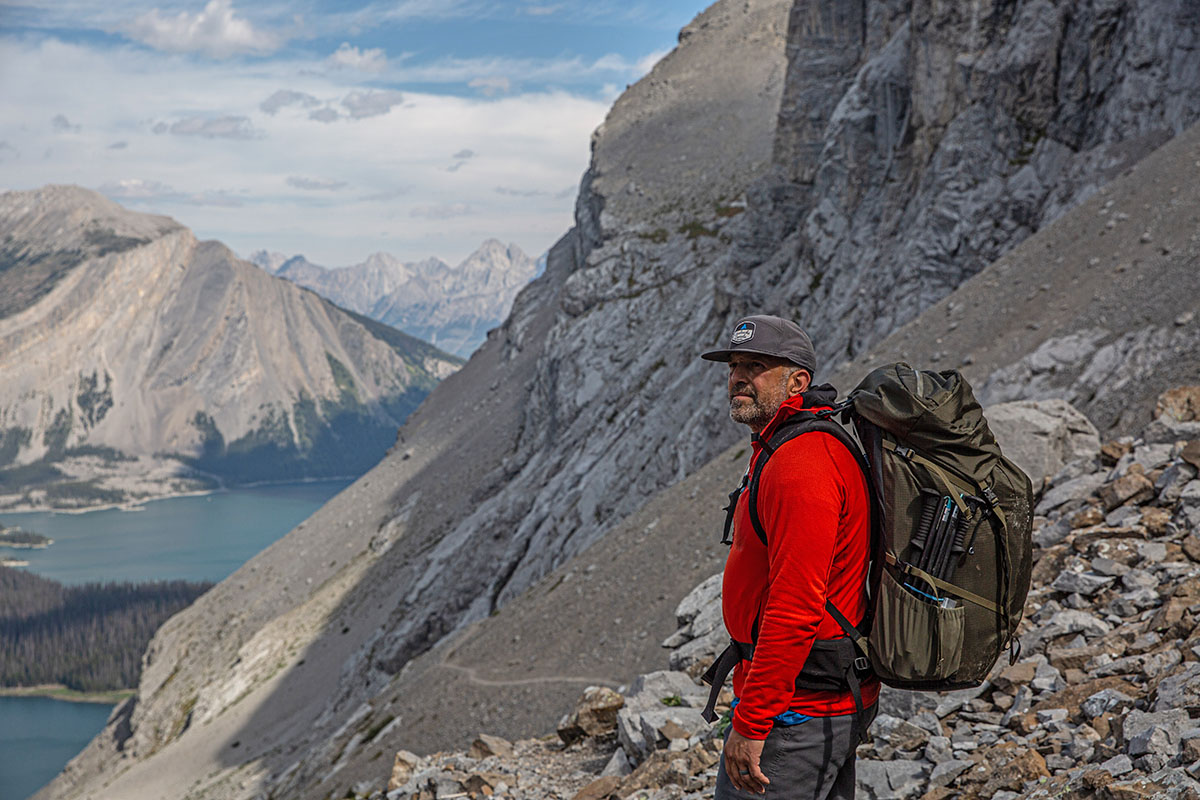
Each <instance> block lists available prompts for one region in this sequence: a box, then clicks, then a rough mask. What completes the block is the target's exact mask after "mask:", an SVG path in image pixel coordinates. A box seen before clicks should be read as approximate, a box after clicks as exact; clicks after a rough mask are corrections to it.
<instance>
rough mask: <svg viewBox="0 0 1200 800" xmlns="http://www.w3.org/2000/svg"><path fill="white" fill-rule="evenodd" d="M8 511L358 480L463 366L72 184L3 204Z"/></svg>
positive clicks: (1, 198)
mask: <svg viewBox="0 0 1200 800" xmlns="http://www.w3.org/2000/svg"><path fill="white" fill-rule="evenodd" d="M0 234H2V235H3V244H2V246H0V297H3V298H4V299H3V301H0V370H2V371H3V374H4V375H5V381H4V385H3V387H0V504H3V505H6V506H51V507H79V506H88V505H96V504H102V503H120V502H128V501H130V500H137V499H143V498H145V497H150V496H155V495H162V494H166V493H171V492H177V491H187V490H195V489H197V488H211V486H212V485H213V481H214V479H215V480H218V481H221V482H228V483H241V482H251V481H263V480H280V479H294V478H308V477H318V476H332V475H351V474H358V473H361V472H362V471H364V470H366V469H367V468H369V467H370V466H371V465H372V464H374V463H375V461H376V460H378V459H379V458H380V457H381V456H382V455H383V454H384V452H385V451H386V449H387V447H388V445H389V444H391V442H392V440H393V438H394V435H395V430H396V429H397V428H398V427H399V425H400V423H402V422H403V420H404V419H405V417H407V415H408V413H409V412H410V411H412V409H414V408H416V406H417V405H418V404H419V403H420V401H421V399H422V398H424V396H425V395H426V394H427V393H428V392H429V390H430V389H431V388H432V387H433V385H434V384H435V383H436V382H437V381H438V380H439V379H440V378H442V377H444V376H445V375H447V374H449V373H450V372H452V371H453V370H454V369H456V368H457V366H458V364H459V362H458V361H457V359H455V358H454V357H453V356H449V355H447V354H445V353H442V352H441V351H439V350H437V349H436V348H434V347H432V346H430V345H428V344H426V343H424V342H420V341H417V340H415V339H413V338H412V337H408V336H406V335H404V334H402V333H400V332H399V331H394V330H390V329H388V328H386V327H385V326H383V325H380V324H379V323H376V322H373V321H371V320H367V319H364V318H362V317H358V316H356V315H353V314H352V313H349V312H346V311H343V310H341V309H339V308H337V307H335V306H333V305H332V304H330V303H329V302H328V301H325V300H323V299H321V298H320V297H318V296H317V295H315V294H313V293H312V292H308V291H305V290H302V289H300V288H298V287H296V286H294V285H292V284H290V283H288V282H286V281H283V280H279V279H276V278H272V277H270V276H269V275H267V274H266V273H264V272H263V271H262V270H259V269H257V268H255V267H253V266H252V265H250V264H247V263H246V262H244V261H240V260H239V259H237V258H236V257H235V256H234V255H233V253H231V252H230V251H229V250H228V249H227V248H226V247H224V246H223V245H221V244H220V243H217V242H199V241H197V240H196V238H195V236H193V235H192V233H191V232H190V231H188V230H187V229H186V228H184V227H183V226H181V225H179V224H178V223H176V222H174V221H173V220H170V219H167V218H166V217H156V216H150V215H145V214H136V213H133V212H130V211H127V210H125V209H123V208H121V207H120V206H118V205H116V204H115V203H112V202H111V201H109V200H107V199H105V198H104V197H102V196H100V195H98V194H96V193H94V192H90V191H87V190H84V189H80V188H77V187H70V186H50V187H46V188H44V189H40V190H37V191H29V192H7V193H5V194H2V195H0Z"/></svg>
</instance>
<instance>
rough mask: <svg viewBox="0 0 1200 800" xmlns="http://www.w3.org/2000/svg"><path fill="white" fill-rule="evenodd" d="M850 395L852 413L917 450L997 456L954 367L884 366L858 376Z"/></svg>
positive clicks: (977, 407)
mask: <svg viewBox="0 0 1200 800" xmlns="http://www.w3.org/2000/svg"><path fill="white" fill-rule="evenodd" d="M850 399H851V400H852V401H853V402H854V410H855V412H856V413H858V414H859V415H860V416H862V417H863V418H865V419H866V420H868V421H869V422H871V423H873V424H875V425H877V426H879V427H880V428H882V429H883V430H885V431H887V432H888V433H890V434H892V435H893V436H895V437H896V438H897V439H900V440H903V441H904V442H906V443H907V444H910V445H911V446H913V447H915V448H917V449H918V450H924V451H926V452H934V451H941V452H947V451H950V452H953V451H958V452H960V453H963V454H966V453H972V452H976V453H977V452H978V451H985V452H986V453H988V454H989V455H995V456H999V455H1000V448H999V446H998V445H997V444H996V439H995V437H993V436H992V432H991V430H990V429H989V428H988V425H987V421H986V420H985V419H984V417H983V409H982V408H981V407H980V405H979V402H978V401H977V400H976V399H975V395H974V394H973V393H972V391H971V386H970V384H968V383H967V381H966V379H965V378H963V377H962V375H961V374H959V373H958V372H957V371H956V370H947V371H945V372H931V371H928V370H916V369H913V368H912V367H911V366H909V365H908V364H905V363H903V362H900V363H897V364H889V365H888V366H886V367H879V368H878V369H874V370H872V371H871V372H870V373H869V374H868V375H867V376H866V377H865V378H863V380H862V382H861V383H859V384H858V386H856V387H855V388H854V390H853V391H852V392H851V393H850Z"/></svg>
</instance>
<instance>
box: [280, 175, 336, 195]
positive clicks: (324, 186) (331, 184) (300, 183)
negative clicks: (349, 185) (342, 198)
mask: <svg viewBox="0 0 1200 800" xmlns="http://www.w3.org/2000/svg"><path fill="white" fill-rule="evenodd" d="M287 185H288V186H291V187H293V188H296V189H304V190H305V191H309V192H335V191H337V190H338V189H344V188H345V187H346V182H345V181H335V180H332V179H330V178H305V177H303V176H300V175H290V176H288V179H287Z"/></svg>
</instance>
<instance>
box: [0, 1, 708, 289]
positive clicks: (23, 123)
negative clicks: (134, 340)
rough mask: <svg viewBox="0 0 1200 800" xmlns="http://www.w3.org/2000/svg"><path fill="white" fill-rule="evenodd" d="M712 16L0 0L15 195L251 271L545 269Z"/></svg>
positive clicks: (4, 149) (6, 143)
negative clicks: (191, 242) (491, 241)
mask: <svg viewBox="0 0 1200 800" xmlns="http://www.w3.org/2000/svg"><path fill="white" fill-rule="evenodd" d="M707 5H708V2H707V0H646V2H641V0H631V1H630V2H618V1H617V0H591V1H590V2H589V1H588V0H389V1H388V2H370V1H369V0H364V1H362V2H332V1H331V0H289V1H288V2H279V1H278V0H259V2H250V1H249V0H186V1H185V0H110V1H109V2H103V0H16V1H15V2H10V0H0V190H20V189H35V188H38V187H40V186H44V185H46V184H51V183H71V184H77V185H80V186H84V187H87V188H89V189H95V190H97V191H99V192H101V193H103V194H105V195H107V196H108V197H110V198H112V199H113V200H115V201H117V202H119V203H121V204H122V205H124V206H126V207H128V208H131V209H134V210H137V211H147V212H153V213H159V214H166V215H169V216H171V217H174V218H175V219H177V220H178V221H179V222H181V223H183V224H184V225H186V226H188V227H189V228H191V229H192V230H193V231H195V232H196V234H197V236H199V237H200V238H201V239H218V240H220V241H222V242H224V243H225V244H227V245H229V246H230V247H232V248H233V249H234V251H235V252H237V253H238V254H239V255H241V256H243V257H246V256H249V255H250V254H251V253H252V252H254V251H256V250H260V249H263V250H268V251H273V252H280V253H283V254H285V255H288V256H291V255H296V254H303V255H305V256H306V257H307V258H308V259H309V260H310V261H313V262H314V263H317V264H322V265H325V266H346V265H350V264H354V263H358V262H361V261H362V260H364V259H365V258H366V257H367V256H368V255H369V254H371V253H375V252H380V251H383V252H388V253H391V254H393V255H395V256H398V257H399V258H401V259H404V260H418V259H422V258H427V257H429V256H437V257H439V258H442V259H444V260H446V261H448V262H450V263H451V264H454V263H458V261H460V260H462V259H463V258H465V257H466V256H467V255H469V254H470V253H471V252H472V251H473V250H475V248H476V247H478V245H479V244H480V243H482V242H483V241H484V240H485V239H488V238H497V239H500V240H502V241H504V242H506V243H507V242H513V243H516V244H517V245H518V246H520V247H521V248H522V249H523V250H525V251H526V252H527V253H529V254H530V255H534V256H536V255H540V254H541V253H542V252H544V251H545V250H546V249H547V248H548V247H549V246H550V245H551V244H553V243H554V241H555V240H556V239H558V237H560V236H561V235H562V234H563V233H565V232H566V231H567V229H568V228H569V227H570V226H571V224H572V220H573V209H574V200H575V195H576V191H577V189H578V186H579V180H580V178H581V176H582V175H583V171H584V170H585V169H586V168H587V164H588V157H589V143H590V138H591V135H592V132H593V131H594V130H595V129H596V127H597V126H598V125H599V124H600V123H601V122H602V121H603V119H604V115H605V114H606V113H607V111H608V108H609V107H610V106H611V104H612V102H613V100H614V99H616V97H617V96H618V95H619V93H620V92H621V91H622V90H624V88H625V87H626V86H627V85H628V84H631V83H633V82H635V81H636V80H638V79H639V78H640V77H642V76H643V75H645V73H646V72H648V71H649V69H650V68H651V67H652V66H653V65H654V63H655V62H656V61H658V59H659V58H661V57H662V56H663V55H665V54H666V53H667V52H669V50H670V49H671V48H672V47H673V46H674V45H675V43H676V38H677V34H678V31H679V29H680V28H681V27H683V26H684V25H685V24H687V23H688V22H689V21H691V20H692V19H693V18H694V17H695V15H696V14H698V13H699V12H700V11H702V10H703V9H704V8H705V7H706V6H707Z"/></svg>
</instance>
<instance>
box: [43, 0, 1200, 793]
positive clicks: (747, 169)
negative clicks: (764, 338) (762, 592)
mask: <svg viewBox="0 0 1200 800" xmlns="http://www.w3.org/2000/svg"><path fill="white" fill-rule="evenodd" d="M1198 37H1200V14H1198V13H1197V12H1196V10H1195V9H1194V8H1193V6H1192V5H1191V4H1189V3H1185V2H1183V1H1182V0H1115V2H1105V3H1098V2H1097V3H1092V2H1085V3H1078V4H1069V7H1068V5H1060V6H1055V5H1053V4H1050V3H1045V2H1041V0H988V1H985V2H981V3H976V4H970V5H964V4H929V3H926V2H921V0H911V1H908V0H887V1H886V2H885V0H859V1H858V2H852V1H850V0H842V1H841V2H834V0H825V1H824V2H821V1H820V0H794V1H793V0H749V1H747V0H736V2H735V1H734V0H721V2H717V3H715V4H714V5H713V6H711V7H710V8H709V9H708V10H706V11H705V12H704V13H702V14H701V15H699V16H698V17H697V18H696V19H695V20H694V21H693V22H692V23H691V24H689V25H688V26H687V27H686V28H685V29H684V30H683V31H682V32H681V34H680V44H679V47H677V48H676V49H675V50H674V51H673V52H672V53H671V54H669V55H668V56H666V57H665V58H663V59H662V60H661V61H660V62H659V63H658V64H657V65H656V67H655V68H654V69H653V70H652V71H651V73H650V74H649V75H647V76H646V77H645V78H643V79H642V80H641V81H639V82H638V83H637V84H635V85H633V86H632V87H630V88H629V89H628V90H627V91H626V92H625V93H624V94H623V95H622V96H621V97H620V98H619V99H618V100H617V102H616V103H615V104H614V106H613V109H612V111H611V112H610V114H609V116H608V118H607V119H606V120H605V122H604V124H603V126H602V127H601V128H600V129H599V130H598V131H597V134H596V136H595V138H594V140H593V154H592V161H591V165H590V167H589V170H588V172H587V174H586V175H585V176H584V180H583V183H582V188H581V192H580V195H579V198H578V201H577V205H576V225H575V227H574V228H572V229H571V230H570V231H569V232H567V234H566V235H564V237H563V238H562V239H560V240H559V242H558V243H557V244H556V245H555V246H554V247H553V248H552V249H551V251H550V253H549V256H548V258H547V263H546V269H545V272H544V273H543V274H542V275H541V276H540V277H539V278H537V279H536V280H535V281H533V282H532V283H531V284H530V285H529V286H528V287H526V288H525V289H524V290H523V291H522V292H521V293H520V294H519V295H518V296H517V299H516V301H515V302H514V304H513V309H512V312H511V313H510V314H509V316H508V318H507V319H506V320H505V322H504V323H503V324H502V325H501V326H500V327H499V328H498V329H497V330H495V331H493V332H492V333H491V334H489V337H488V339H487V341H486V342H485V343H484V344H483V346H482V347H481V348H480V349H479V350H478V351H477V352H476V353H475V354H474V355H473V356H472V358H471V360H470V361H469V362H468V363H467V365H466V366H465V367H464V368H463V369H462V370H460V371H459V372H458V373H456V374H455V375H453V376H451V377H450V378H448V379H447V380H445V381H443V382H442V383H441V384H439V385H438V386H437V387H436V388H435V390H434V391H433V392H432V393H431V395H430V397H429V399H428V400H427V401H426V402H425V403H424V404H423V405H422V406H421V408H420V409H418V410H417V411H416V412H415V413H414V414H413V415H412V417H411V418H410V419H409V421H408V422H407V423H406V424H405V426H404V428H403V430H402V431H401V439H400V441H399V442H398V444H397V447H396V450H395V452H394V453H393V454H391V455H390V456H389V457H387V458H385V459H384V460H383V461H381V462H380V464H379V465H378V466H377V467H376V468H375V469H374V470H372V472H371V473H369V474H368V475H366V476H364V477H363V478H362V479H361V480H360V481H358V482H357V483H356V484H354V485H353V486H351V487H349V488H348V489H347V490H346V491H345V492H343V493H342V494H341V495H339V496H338V497H337V498H334V500H332V501H331V502H330V503H329V504H327V505H326V506H325V507H324V508H322V509H321V510H319V511H318V512H317V513H316V514H314V515H313V516H312V517H311V518H310V519H309V520H306V521H305V523H304V524H303V525H301V526H299V527H297V529H296V530H294V531H292V532H291V533H289V534H288V536H287V537H285V538H284V539H283V540H281V541H280V542H279V543H277V544H276V545H274V546H272V547H271V548H269V549H268V550H266V551H264V552H263V553H262V554H260V555H259V556H258V557H256V558H255V559H254V560H252V561H251V562H249V563H248V564H247V565H246V566H245V567H243V568H242V569H241V570H239V572H238V573H235V574H234V575H233V576H231V577H230V578H229V579H228V580H226V581H224V582H223V583H221V584H219V585H218V586H216V587H214V588H213V589H212V590H211V591H210V592H208V593H207V594H206V595H204V596H203V597H202V598H200V599H199V600H198V601H197V602H196V604H195V605H193V606H192V607H191V608H190V609H188V610H187V611H185V612H183V613H181V614H179V615H178V616H176V617H174V618H172V619H171V620H169V621H168V622H167V623H166V624H165V625H164V626H163V628H162V629H161V630H160V632H159V634H158V635H157V636H156V638H155V640H154V642H153V643H152V644H151V647H150V649H149V650H148V652H147V655H146V667H145V669H144V670H143V673H142V674H143V678H142V684H141V685H140V687H139V690H138V695H137V697H136V699H134V700H132V701H130V702H129V703H127V704H126V705H124V706H123V707H122V708H120V709H118V711H117V712H115V714H114V716H113V719H112V720H111V722H110V724H109V726H108V728H107V729H106V731H105V732H104V733H103V734H101V735H100V736H99V737H98V738H97V739H96V740H95V741H94V742H93V743H92V744H91V745H90V746H89V748H88V749H87V750H86V751H85V752H84V753H83V754H81V756H80V757H79V758H78V759H76V760H75V761H73V762H72V764H71V765H69V766H68V768H67V770H66V771H65V772H64V774H63V775H62V776H61V777H60V778H59V779H58V780H57V781H56V782H55V783H54V784H53V785H52V786H51V787H49V788H48V789H47V790H46V791H45V792H44V793H43V794H42V797H56V798H57V797H61V798H75V797H84V796H87V795H89V794H91V795H100V794H103V792H107V793H108V794H109V795H111V796H120V797H123V798H139V797H184V796H187V797H194V798H201V797H206V798H218V797H219V798H249V797H255V796H265V797H279V798H282V797H288V798H310V797H311V798H321V797H326V796H347V795H349V796H353V795H354V794H355V788H354V787H355V786H356V784H357V783H358V781H361V780H367V779H371V778H374V777H376V776H377V775H378V774H379V771H378V766H377V765H378V764H379V763H380V762H379V760H378V759H379V758H381V757H384V756H385V755H389V754H391V753H393V752H394V751H395V750H397V749H400V748H405V749H409V750H414V751H417V752H429V751H431V750H434V749H439V748H447V747H452V746H461V745H463V744H465V743H467V742H468V741H469V740H470V738H471V737H472V736H473V735H474V734H475V733H476V732H477V731H478V730H480V729H487V730H490V731H491V732H495V733H500V734H503V735H509V736H519V735H523V734H528V733H531V732H532V733H542V732H545V731H548V730H549V729H550V728H551V727H552V726H553V725H554V723H555V722H556V721H557V718H558V715H559V714H561V712H562V710H563V709H564V708H567V707H569V705H570V704H571V703H572V702H573V701H574V700H575V698H576V697H577V696H578V692H579V690H580V688H581V687H582V686H585V685H588V684H598V683H605V682H608V683H614V684H620V683H625V682H628V681H630V680H631V679H632V678H633V677H634V676H636V675H638V674H639V673H641V672H645V671H648V670H651V669H656V668H659V667H661V665H662V661H663V658H664V654H663V652H662V649H661V648H660V646H659V642H660V641H662V639H663V638H665V637H666V636H668V635H669V634H671V633H672V632H673V631H674V629H675V621H674V618H673V610H674V608H675V606H676V604H677V603H678V601H679V600H680V599H681V598H682V597H684V596H685V595H686V594H687V593H688V592H689V591H690V590H691V589H692V587H694V586H695V584H696V583H697V582H698V581H700V580H701V579H703V578H706V577H707V576H709V575H711V574H712V573H713V572H714V571H716V570H717V569H719V567H720V563H721V559H722V557H723V553H722V552H721V548H719V547H718V545H717V542H716V540H717V538H718V536H719V529H720V520H721V516H722V515H721V512H720V507H721V506H722V505H723V504H724V502H725V497H724V493H725V492H728V490H729V489H730V488H732V487H733V486H734V485H735V484H736V480H737V478H738V476H739V474H740V473H741V471H742V470H743V469H744V467H745V449H746V444H745V440H744V431H741V430H739V429H738V428H737V427H736V426H734V425H732V424H731V423H730V422H729V421H728V419H727V417H726V399H725V396H724V380H723V375H722V373H721V371H720V369H719V368H717V367H714V366H713V365H711V364H708V363H704V362H700V361H699V360H698V359H697V354H698V353H699V352H700V351H702V350H703V349H704V348H706V347H708V346H711V345H712V343H714V342H719V341H721V340H723V339H724V337H726V336H727V335H728V332H729V330H730V326H731V324H732V322H733V320H735V319H736V318H737V317H738V316H740V315H742V314H744V313H747V312H749V311H751V310H754V311H765V312H775V313H783V314H786V315H789V316H793V317H796V318H798V319H799V321H800V322H801V324H803V325H804V326H805V327H806V328H807V329H808V331H809V332H810V333H811V334H812V336H813V340H814V342H815V343H816V345H817V349H818V354H819V357H820V361H821V364H822V365H823V366H822V367H821V369H820V370H819V375H818V378H819V379H824V378H828V377H831V376H832V377H834V378H835V379H836V380H837V382H838V385H839V386H840V387H841V388H843V389H847V388H849V387H850V386H852V385H853V382H854V381H856V380H857V379H858V378H859V377H861V375H862V373H863V371H864V369H865V365H866V363H868V362H875V361H876V360H877V359H882V358H887V357H891V355H892V354H894V353H898V352H902V353H904V354H905V355H907V357H908V358H910V359H912V360H913V361H915V362H917V363H918V364H922V365H925V364H929V363H932V364H935V365H945V366H954V365H959V364H961V365H963V366H964V369H965V370H966V372H967V375H968V377H969V378H970V380H971V381H972V382H973V383H974V384H975V385H976V386H979V387H980V388H981V391H985V393H987V394H989V395H990V396H992V397H996V398H999V397H1003V398H1006V399H1007V398H1010V397H1013V396H1019V395H1022V394H1023V395H1024V396H1034V397H1042V396H1047V395H1054V394H1058V395H1059V396H1065V395H1070V396H1072V397H1073V398H1074V399H1075V402H1076V403H1077V405H1078V406H1079V407H1080V409H1081V410H1083V411H1085V412H1086V413H1088V414H1089V415H1091V416H1093V417H1094V418H1095V419H1096V421H1097V424H1098V425H1099V426H1100V427H1101V428H1102V429H1103V433H1104V435H1105V436H1106V437H1109V436H1113V435H1118V434H1120V433H1123V432H1126V431H1129V432H1132V431H1133V430H1137V429H1138V428H1137V427H1134V426H1135V424H1136V423H1139V422H1140V421H1144V420H1145V419H1148V414H1149V412H1148V409H1149V407H1150V406H1151V405H1152V404H1153V402H1154V398H1155V396H1156V395H1157V393H1158V392H1159V391H1160V390H1161V388H1164V385H1170V384H1172V383H1179V382H1180V381H1179V380H1177V376H1179V375H1189V374H1190V375H1193V376H1194V374H1195V373H1194V365H1195V363H1196V352H1197V350H1196V347H1197V345H1196V340H1197V338H1198V336H1200V333H1198V331H1197V325H1196V314H1195V310H1196V305H1197V290H1196V288H1195V282H1194V280H1189V279H1188V275H1189V274H1190V273H1189V269H1190V265H1194V263H1195V257H1196V253H1195V244H1194V242H1193V240H1194V238H1195V236H1196V235H1197V231H1198V230H1200V222H1197V220H1196V218H1195V215H1194V209H1195V208H1196V207H1197V204H1198V203H1200V196H1198V195H1197V193H1198V192H1200V189H1197V188H1196V187H1200V181H1197V177H1200V176H1198V175H1197V172H1198V168H1197V166H1196V164H1197V162H1200V155H1197V154H1196V148H1197V138H1196V137H1197V135H1198V134H1197V132H1196V131H1195V130H1194V129H1189V126H1190V125H1192V124H1193V123H1194V122H1196V121H1197V120H1198V119H1200V80H1193V79H1192V77H1194V76H1198V75H1200V49H1197V48H1196V47H1194V45H1193V43H1194V42H1195V41H1196V39H1197V38H1198ZM1168 76H1170V77H1169V79H1168ZM1175 76H1179V77H1175ZM1180 134H1182V135H1180ZM1151 153H1154V155H1153V156H1152V157H1150V158H1149V159H1146V160H1145V161H1144V162H1143V161H1142V159H1145V158H1146V157H1147V156H1149V155H1150V154H1151ZM1172 188H1174V190H1175V191H1174V192H1172V191H1171V189H1172ZM1110 201H1112V204H1111V205H1106V204H1108V203H1109V202H1110ZM1109 222H1112V223H1113V224H1112V226H1109ZM1100 231H1104V233H1103V235H1101V234H1100ZM1143 239H1145V241H1143ZM1155 248H1158V249H1155ZM1163 249H1166V251H1167V252H1165V253H1164V252H1162V250H1163ZM1060 258H1061V259H1062V260H1061V262H1060V261H1059V259H1060ZM1114 258H1115V259H1118V260H1117V261H1113V260H1112V259H1114ZM989 265H990V266H989ZM1121 266H1124V271H1123V272H1121V273H1118V272H1117V268H1118V267H1121ZM1097 267H1102V268H1100V269H1097ZM1126 273H1128V275H1127V274H1126ZM1118 276H1120V277H1118ZM1115 277H1116V278H1118V279H1117V280H1116V281H1114V278H1115ZM1160 277H1161V278H1163V282H1162V283H1160V282H1159V280H1158V279H1159V278H1160ZM1126 279H1128V282H1126ZM1043 286H1046V287H1047V288H1045V289H1043V288H1042V287H1043ZM1164 286H1166V287H1169V288H1168V289H1163V288H1161V287H1164ZM960 287H961V288H960ZM959 292H962V294H961V295H960V294H959ZM1043 298H1045V299H1043ZM1189 314H1190V316H1189ZM952 326H953V327H952ZM1081 328H1086V329H1087V330H1093V331H1103V333H1102V334H1100V333H1097V334H1096V335H1095V336H1092V337H1090V338H1087V337H1085V339H1083V340H1080V339H1079V338H1078V337H1077V335H1076V334H1077V333H1078V332H1079V331H1080V330H1081ZM1072 342H1075V343H1077V344H1078V345H1079V346H1076V347H1074V348H1071V347H1068V346H1067V344H1070V343H1072ZM1047 343H1051V344H1050V345H1049V346H1047ZM1044 346H1047V349H1046V350H1044V351H1042V348H1043V347H1044ZM1039 351H1042V352H1041V353H1040V354H1039ZM1123 357H1127V358H1128V359H1130V360H1129V361H1128V362H1122V358H1123ZM853 359H863V360H862V361H858V362H855V364H854V365H853V366H846V365H847V364H848V362H850V361H852V360H853ZM1189 370H1190V372H1189ZM1026 375H1027V376H1028V379H1026V378H1025V376H1026ZM1161 376H1176V377H1172V378H1163V377H1161ZM1193 380H1194V378H1193ZM447 487H452V491H447ZM300 552H303V553H304V554H305V557H304V558H303V559H297V558H295V557H294V554H295V553H300ZM285 588H286V589H287V592H284V591H283V590H284V589H285ZM218 632H219V635H218ZM184 786H186V787H187V788H181V787H184ZM104 787H107V788H104ZM102 789H103V791H102Z"/></svg>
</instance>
